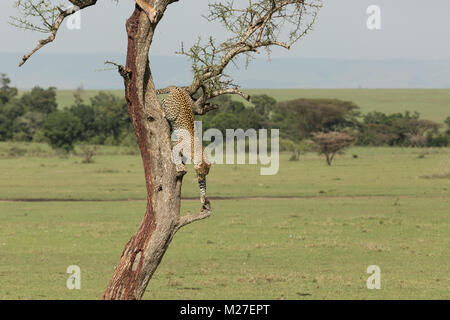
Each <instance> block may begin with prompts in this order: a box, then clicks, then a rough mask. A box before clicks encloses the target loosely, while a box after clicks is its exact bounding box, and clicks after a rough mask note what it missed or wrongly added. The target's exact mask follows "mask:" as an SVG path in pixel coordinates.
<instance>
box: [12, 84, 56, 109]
mask: <svg viewBox="0 0 450 320" xmlns="http://www.w3.org/2000/svg"><path fill="white" fill-rule="evenodd" d="M20 100H21V102H22V104H23V105H25V106H26V111H32V112H41V113H43V114H49V113H51V112H53V111H56V109H57V108H58V105H57V103H56V88H54V87H50V88H48V89H42V88H40V87H34V88H33V89H32V90H31V91H30V92H29V93H26V94H24V95H23V96H22V97H21V99H20Z"/></svg>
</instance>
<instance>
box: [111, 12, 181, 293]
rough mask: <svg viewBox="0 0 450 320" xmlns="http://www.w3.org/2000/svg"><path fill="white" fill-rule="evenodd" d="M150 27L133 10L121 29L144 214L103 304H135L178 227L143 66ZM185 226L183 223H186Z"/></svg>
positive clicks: (161, 130)
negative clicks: (125, 45) (144, 188)
mask: <svg viewBox="0 0 450 320" xmlns="http://www.w3.org/2000/svg"><path fill="white" fill-rule="evenodd" d="M154 27H155V25H153V24H150V21H149V19H148V18H147V16H146V15H145V13H143V12H142V11H141V10H140V9H138V8H136V10H135V11H134V13H133V14H132V16H131V17H130V18H129V19H128V21H127V23H126V28H127V34H128V50H127V61H126V67H125V68H123V67H121V68H119V71H120V72H121V75H122V76H123V78H124V82H125V97H126V101H127V106H128V112H129V115H130V118H131V120H132V123H133V126H134V129H135V131H136V136H137V140H138V144H139V148H140V151H141V156H142V161H143V165H144V173H145V181H146V186H147V209H146V212H145V216H144V219H143V221H142V223H141V226H140V227H139V230H138V231H137V233H136V234H135V235H133V236H132V237H131V239H130V240H129V241H128V243H127V244H126V246H125V249H124V250H123V253H122V256H121V258H120V261H119V263H118V264H117V266H116V269H115V271H114V274H113V276H112V278H111V280H110V282H109V284H108V287H107V288H106V291H105V293H104V294H103V296H102V299H140V298H141V297H142V296H143V294H144V292H145V289H146V287H147V284H148V282H149V280H150V278H151V277H152V275H153V273H154V272H155V270H156V268H157V267H158V265H159V263H160V262H161V259H162V257H163V255H164V253H165V251H166V249H167V247H168V246H169V243H170V242H171V240H172V238H173V236H174V234H175V232H176V231H177V230H178V229H179V227H180V226H182V225H181V223H180V216H179V213H180V201H181V183H182V178H183V174H184V173H177V171H176V168H175V165H174V164H173V163H172V161H171V147H170V128H169V125H168V123H167V121H166V120H165V119H164V117H163V114H162V110H161V108H160V106H159V102H158V99H157V96H156V93H155V88H154V84H153V79H152V75H151V72H150V66H149V61H148V52H149V48H150V45H151V43H152V38H153V33H154ZM185 224H186V223H185Z"/></svg>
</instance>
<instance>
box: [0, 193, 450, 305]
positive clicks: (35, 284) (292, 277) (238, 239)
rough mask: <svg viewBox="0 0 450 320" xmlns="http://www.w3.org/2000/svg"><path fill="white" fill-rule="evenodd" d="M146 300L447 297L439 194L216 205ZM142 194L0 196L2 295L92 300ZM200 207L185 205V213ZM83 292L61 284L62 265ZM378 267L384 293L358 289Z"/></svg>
mask: <svg viewBox="0 0 450 320" xmlns="http://www.w3.org/2000/svg"><path fill="white" fill-rule="evenodd" d="M213 204H214V208H215V211H214V214H213V216H212V217H211V218H210V219H208V220H205V221H202V222H198V223H195V224H193V225H190V226H188V227H186V228H185V229H182V230H181V231H180V232H179V233H178V234H177V235H176V236H175V239H174V241H173V243H172V244H171V246H170V248H169V250H168V251H167V254H166V256H165V258H164V259H163V262H162V264H161V265H160V267H159V269H158V270H157V272H156V274H155V276H154V278H153V279H152V281H151V282H150V285H149V287H148V289H147V293H146V295H145V297H144V298H146V299H190V298H195V299H220V298H222V299H224V298H225V299H230V298H236V299H244V298H245V299H398V298H404V299H427V298H435V299H448V298H449V297H450V296H449V282H448V279H449V278H448V272H449V270H448V254H449V252H448V250H449V249H448V248H449V238H448V236H449V235H448V228H449V225H448V208H449V205H450V202H449V199H448V198H447V199H443V198H440V199H427V198H412V199H401V200H396V199H395V198H387V199H383V200H381V201H380V199H321V200H319V199H299V200H289V201H285V200H258V201H247V200H238V201H215V202H214V203H213ZM144 207H145V202H144V201H136V202H100V203H99V202H87V203H77V202H72V203H55V202H48V203H0V210H1V215H2V224H1V225H0V232H1V233H0V234H1V235H0V260H1V261H0V262H1V263H0V282H1V286H0V298H1V299H97V298H99V297H100V296H101V294H102V292H103V290H104V288H105V286H106V284H107V283H108V279H109V277H110V276H111V274H112V271H113V268H114V266H115V263H116V262H117V261H118V259H119V257H120V254H121V250H122V249H123V246H124V244H125V243H126V241H127V240H128V239H129V237H130V236H131V234H133V233H134V232H135V231H136V230H137V228H138V225H139V222H140V219H141V218H142V213H143V211H144ZM197 208H198V204H197V203H196V202H193V201H189V202H185V203H184V206H183V211H186V210H188V209H189V210H195V209H197ZM73 264H75V265H78V266H80V268H81V275H82V281H81V286H82V288H81V290H79V291H78V290H73V291H71V290H68V289H66V287H65V283H66V279H67V277H68V275H67V274H66V273H65V271H66V268H67V267H68V266H69V265H73ZM373 264H376V265H378V266H380V268H381V275H382V289H381V290H368V289H367V288H366V287H365V282H366V279H367V277H368V276H369V275H368V274H366V269H367V267H368V266H369V265H373Z"/></svg>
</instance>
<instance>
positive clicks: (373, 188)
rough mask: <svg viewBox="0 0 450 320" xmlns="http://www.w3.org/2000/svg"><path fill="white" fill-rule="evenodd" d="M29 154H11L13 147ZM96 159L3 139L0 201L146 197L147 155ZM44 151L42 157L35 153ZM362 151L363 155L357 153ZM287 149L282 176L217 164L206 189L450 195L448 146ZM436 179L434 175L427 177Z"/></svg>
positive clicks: (186, 189)
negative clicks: (329, 155)
mask: <svg viewBox="0 0 450 320" xmlns="http://www.w3.org/2000/svg"><path fill="white" fill-rule="evenodd" d="M13 145H15V146H16V147H17V148H19V149H25V150H29V151H27V152H28V153H29V154H30V156H27V157H13V156H10V155H9V152H10V150H11V148H12V146H13ZM99 152H100V153H101V155H99V156H97V157H95V158H94V160H95V163H92V164H84V163H82V157H80V156H70V157H65V158H61V157H58V156H45V155H47V154H50V153H51V152H50V151H49V149H48V147H47V146H46V145H44V144H40V145H39V144H33V143H31V144H24V143H22V144H18V143H15V144H12V143H0V168H1V170H2V179H1V180H0V190H1V192H0V200H1V199H3V200H7V199H23V198H29V199H41V198H44V199H49V198H50V199H82V200H117V199H122V200H127V199H143V196H144V195H145V183H144V178H143V169H142V162H141V159H140V158H139V157H138V156H136V155H128V154H126V153H127V149H122V148H117V147H101V148H100V150H99ZM36 155H39V156H36ZM353 155H357V156H358V158H356V159H355V158H353ZM289 157H290V154H287V153H284V154H283V153H282V154H281V164H280V168H279V172H278V174H277V175H273V176H261V175H260V166H259V165H214V166H213V168H212V169H211V175H210V176H208V192H209V193H210V195H212V196H216V197H235V196H240V197H256V196H258V197H274V196H290V197H313V196H328V197H335V196H417V195H421V196H442V195H449V193H450V186H449V180H448V179H435V178H432V177H433V175H445V173H448V171H449V166H450V163H449V161H450V160H449V159H450V148H430V149H412V148H364V147H359V148H352V149H350V150H349V151H348V152H347V153H346V154H345V155H343V156H337V158H336V160H335V161H334V163H333V165H332V166H331V167H328V166H327V165H326V164H325V160H324V158H323V157H321V156H318V155H317V154H315V153H308V154H306V155H303V156H301V161H298V162H291V161H288V159H289ZM425 177H431V178H428V179H427V178H425ZM237 186H238V187H237ZM183 196H185V197H197V196H198V190H197V182H196V178H195V173H194V170H193V168H192V167H191V166H189V167H188V174H187V175H186V177H185V179H184V184H183Z"/></svg>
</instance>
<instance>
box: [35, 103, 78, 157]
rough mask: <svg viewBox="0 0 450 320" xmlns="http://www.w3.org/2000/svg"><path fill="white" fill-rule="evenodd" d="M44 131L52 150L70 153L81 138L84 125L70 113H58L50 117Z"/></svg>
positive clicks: (43, 128)
mask: <svg viewBox="0 0 450 320" xmlns="http://www.w3.org/2000/svg"><path fill="white" fill-rule="evenodd" d="M42 130H43V134H44V136H45V137H46V138H47V139H48V142H49V144H50V146H51V147H52V148H54V149H62V150H64V151H66V152H69V151H72V150H73V144H74V142H75V141H76V140H77V139H78V138H79V137H80V136H81V133H82V131H83V124H82V123H81V121H80V119H78V118H77V117H75V116H74V115H73V114H71V113H70V112H68V111H56V112H53V113H51V114H50V115H49V116H48V118H47V120H46V121H45V123H44V125H43V127H42Z"/></svg>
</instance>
